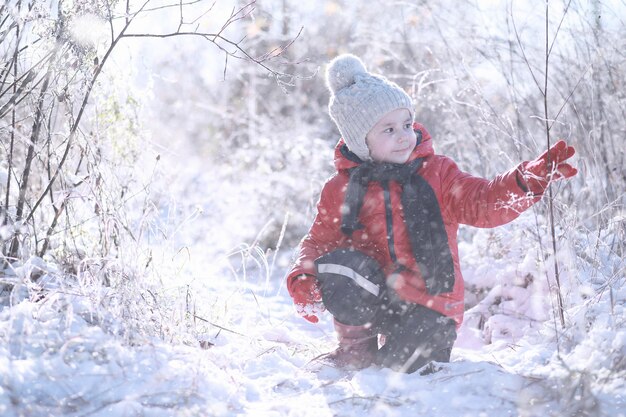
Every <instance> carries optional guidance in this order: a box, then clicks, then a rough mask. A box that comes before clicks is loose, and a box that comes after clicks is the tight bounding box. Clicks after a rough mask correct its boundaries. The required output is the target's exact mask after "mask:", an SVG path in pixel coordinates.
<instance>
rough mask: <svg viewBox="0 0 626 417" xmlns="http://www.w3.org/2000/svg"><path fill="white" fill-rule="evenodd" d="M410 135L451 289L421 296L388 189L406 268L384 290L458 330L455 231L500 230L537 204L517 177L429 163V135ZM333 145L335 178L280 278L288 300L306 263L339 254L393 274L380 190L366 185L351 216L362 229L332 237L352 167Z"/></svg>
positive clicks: (394, 192) (440, 160) (395, 197)
mask: <svg viewBox="0 0 626 417" xmlns="http://www.w3.org/2000/svg"><path fill="white" fill-rule="evenodd" d="M414 128H415V129H416V130H420V131H421V132H422V142H421V143H420V144H419V145H417V146H416V147H415V149H414V150H413V153H412V154H411V156H410V157H409V161H412V160H414V159H415V158H424V162H423V164H422V166H421V168H419V169H418V171H417V172H418V174H419V175H420V176H422V177H423V178H424V179H425V180H426V181H427V182H428V183H429V185H430V186H431V187H432V189H433V190H434V192H435V195H436V197H437V201H438V203H439V207H440V208H441V215H442V218H443V222H444V225H445V229H446V233H447V236H448V243H449V245H450V252H451V253H452V259H453V262H454V272H455V284H454V288H453V291H452V292H450V293H445V294H440V295H434V296H433V295H429V294H428V293H427V292H426V289H425V283H424V280H423V279H422V277H421V275H420V272H419V267H418V266H417V263H416V262H415V259H414V256H413V252H412V248H411V243H410V240H409V236H408V235H407V228H406V226H405V222H404V213H403V208H402V204H401V202H400V198H401V193H402V189H401V187H400V186H399V185H398V184H397V183H395V182H392V183H391V184H390V194H391V206H392V225H393V236H394V237H395V239H394V244H395V251H396V257H397V260H398V262H399V263H401V264H402V265H404V266H405V267H406V270H405V271H403V272H402V273H401V276H400V277H399V278H398V277H397V275H396V278H397V279H394V282H389V281H388V285H389V286H390V287H392V288H393V289H395V291H396V292H397V294H398V295H399V297H400V298H402V299H403V300H405V301H409V302H413V303H417V304H421V305H423V306H426V307H429V308H431V309H433V310H436V311H438V312H440V313H442V314H444V315H446V316H448V317H451V318H453V319H454V320H456V322H457V325H458V326H460V325H461V323H462V321H463V311H464V283H463V277H462V275H461V268H460V266H459V252H458V246H457V230H458V227H459V224H467V225H471V226H476V227H495V226H500V225H502V224H505V223H508V222H510V221H512V220H514V219H515V218H517V217H518V216H519V214H520V213H521V212H522V211H524V210H526V209H527V208H529V207H530V206H532V205H533V204H534V203H535V202H536V201H538V200H539V199H540V198H541V197H540V196H536V197H527V196H526V195H525V193H524V191H523V190H522V189H521V188H520V186H519V185H518V182H517V176H516V175H517V174H516V172H517V169H518V167H515V168H513V169H511V170H510V171H508V172H506V173H504V174H501V175H498V176H497V177H496V178H494V179H493V180H491V181H488V180H486V179H483V178H478V177H473V176H471V175H470V174H467V173H465V172H462V171H461V170H460V169H459V168H458V167H457V165H456V163H454V161H452V160H451V159H450V158H447V157H445V156H442V155H435V153H434V151H433V145H432V140H431V137H430V134H429V133H428V132H427V131H426V129H425V128H424V127H423V126H422V125H421V124H418V123H416V124H415V126H414ZM343 144H344V142H343V140H340V141H339V143H338V144H337V147H336V148H335V167H336V168H337V172H336V173H335V174H334V175H333V176H332V177H331V178H330V179H329V180H328V181H327V182H326V184H325V185H324V187H323V189H322V192H321V196H320V199H319V202H318V204H317V215H316V217H315V221H314V222H313V225H312V226H311V229H310V230H309V233H308V234H307V235H306V236H305V237H304V239H303V240H302V244H301V246H300V252H299V256H298V258H297V260H296V262H295V264H294V266H293V268H292V270H291V272H290V273H289V275H288V276H287V289H288V291H289V294H291V295H292V283H293V282H294V280H295V279H296V278H297V277H298V276H300V275H302V274H309V275H315V265H314V263H313V261H314V260H315V259H317V258H318V257H320V256H321V255H323V254H325V253H328V252H330V251H332V250H334V249H337V248H341V247H354V248H355V249H357V250H360V251H362V252H363V253H365V254H366V255H369V256H371V257H373V258H374V259H376V260H377V261H378V262H379V263H380V264H381V266H382V267H383V270H385V272H387V273H388V274H389V275H390V273H391V272H393V271H394V270H396V268H397V265H394V263H393V261H392V258H391V255H390V251H389V247H388V244H387V230H386V228H387V221H386V217H385V203H384V196H383V189H382V187H381V186H380V184H379V183H377V182H373V183H370V184H369V186H368V188H367V192H366V195H365V198H364V203H363V207H362V208H361V212H360V213H359V222H360V223H361V224H363V225H364V228H363V229H360V230H356V231H354V233H353V234H352V237H351V238H349V237H348V236H346V235H345V234H344V233H342V231H341V230H340V226H341V206H342V204H343V202H344V195H345V192H346V188H347V184H348V180H349V173H348V169H350V168H352V167H355V166H356V165H357V163H355V162H352V161H350V160H348V159H347V158H346V157H344V156H343V154H342V153H341V150H340V149H341V146H342V145H343Z"/></svg>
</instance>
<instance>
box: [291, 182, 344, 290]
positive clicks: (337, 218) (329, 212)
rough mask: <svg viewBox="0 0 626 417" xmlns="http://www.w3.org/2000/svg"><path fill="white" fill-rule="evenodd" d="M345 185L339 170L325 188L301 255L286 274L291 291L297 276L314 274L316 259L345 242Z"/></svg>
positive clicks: (300, 252) (303, 241) (303, 243)
mask: <svg viewBox="0 0 626 417" xmlns="http://www.w3.org/2000/svg"><path fill="white" fill-rule="evenodd" d="M345 187H346V181H342V177H341V174H336V175H335V176H333V177H332V178H331V179H330V180H328V182H326V184H325V185H324V187H323V188H322V192H321V194H320V199H319V201H318V203H317V214H316V216H315V220H314V221H313V224H312V225H311V228H310V229H309V232H308V233H307V235H306V236H305V237H304V238H303V239H302V242H301V243H300V249H299V252H298V257H297V259H296V261H295V263H294V265H293V267H292V268H291V271H290V272H289V274H288V275H287V290H288V291H289V294H290V295H292V284H293V282H294V281H295V280H296V278H297V277H298V276H300V275H313V276H314V275H315V264H314V261H315V260H316V259H317V258H319V257H320V256H322V255H323V254H325V253H328V252H330V251H332V250H334V249H336V248H338V247H341V246H343V245H345V242H346V241H347V240H348V238H347V237H346V236H345V235H344V233H343V232H342V231H341V206H342V205H343V201H344V195H345Z"/></svg>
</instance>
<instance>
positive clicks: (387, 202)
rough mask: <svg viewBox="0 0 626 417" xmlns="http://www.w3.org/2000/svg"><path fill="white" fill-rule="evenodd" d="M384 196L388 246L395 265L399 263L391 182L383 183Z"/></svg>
mask: <svg viewBox="0 0 626 417" xmlns="http://www.w3.org/2000/svg"><path fill="white" fill-rule="evenodd" d="M381 185H382V186H383V195H384V197H385V220H386V223H387V246H389V256H391V260H392V261H393V263H394V264H395V263H396V262H397V261H398V258H397V257H396V248H395V245H394V243H393V213H392V211H391V194H390V192H389V181H382V183H381Z"/></svg>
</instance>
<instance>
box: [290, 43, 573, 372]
mask: <svg viewBox="0 0 626 417" xmlns="http://www.w3.org/2000/svg"><path fill="white" fill-rule="evenodd" d="M326 79H327V85H328V88H329V89H330V92H331V97H330V102H329V112H330V116H331V118H332V119H333V120H334V122H335V123H336V125H337V127H338V129H339V131H340V133H341V135H342V139H340V140H339V143H338V144H337V146H336V148H335V167H336V168H337V172H336V173H335V174H334V175H333V176H332V177H331V178H330V179H329V180H328V181H327V182H326V184H325V185H324V187H323V189H322V192H321V196H320V199H319V202H318V205H317V215H316V217H315V221H314V222H313V225H312V226H311V228H310V230H309V233H308V234H307V236H306V237H305V238H304V239H303V240H302V243H301V247H300V252H299V256H298V258H297V260H296V262H295V264H294V266H293V268H292V270H291V272H290V273H289V275H288V277H287V288H288V291H289V294H290V295H291V297H292V298H293V300H294V303H295V305H296V308H297V311H298V313H299V314H301V315H302V316H303V317H304V318H305V319H307V320H309V321H311V322H313V323H316V322H317V321H318V317H317V315H318V314H319V313H321V312H323V311H324V310H328V311H329V312H330V313H331V314H332V315H333V317H334V325H335V330H336V332H337V335H338V339H339V347H338V348H337V350H335V351H334V352H332V353H331V354H329V358H330V359H331V360H332V361H334V362H335V363H336V365H338V366H343V367H351V368H356V369H359V368H363V367H367V366H369V365H372V364H377V365H379V366H384V367H389V368H392V369H395V370H398V371H402V372H414V371H416V370H417V369H419V368H421V367H422V366H424V365H425V364H427V363H429V362H430V361H438V362H447V361H449V358H450V352H451V349H452V345H453V344H454V341H455V339H456V330H457V329H458V327H459V326H460V325H461V322H462V320H463V309H464V301H463V298H464V288H463V277H462V275H461V270H460V266H459V256H458V248H457V230H458V226H459V224H467V225H472V226H476V227H495V226H499V225H502V224H505V223H508V222H510V221H512V220H513V219H515V218H516V217H517V216H519V214H520V213H521V212H522V211H524V210H526V209H528V208H529V207H530V206H532V205H533V204H534V203H535V202H537V201H538V200H539V199H540V198H541V196H542V194H543V192H544V190H545V189H546V187H547V186H548V183H549V182H550V181H554V180H556V179H559V178H568V177H571V176H573V175H575V174H576V172H577V171H576V169H575V168H573V167H572V166H571V165H569V164H567V163H565V162H564V161H565V160H567V159H568V158H570V157H571V156H572V155H574V148H573V147H571V146H567V145H566V143H565V142H564V141H559V142H558V143H557V144H555V145H554V146H553V147H552V148H551V149H550V150H549V151H547V152H545V153H544V154H543V155H541V156H540V157H538V158H537V159H535V160H533V161H525V162H522V163H521V164H519V165H518V166H516V167H514V168H513V169H511V170H510V171H508V172H505V173H504V174H501V175H498V176H497V177H496V178H494V179H493V180H491V181H488V180H485V179H483V178H477V177H473V176H471V175H469V174H467V173H465V172H462V171H460V170H459V168H458V167H457V165H456V164H455V163H454V161H452V160H451V159H449V158H447V157H445V156H442V155H437V154H435V153H434V151H433V143H432V139H431V137H430V135H429V134H428V132H427V131H426V129H425V128H424V126H422V125H421V124H419V123H415V122H414V110H413V104H412V101H411V98H410V97H409V96H408V95H407V94H406V93H405V92H404V91H403V90H402V89H401V88H400V87H399V86H398V85H396V84H394V83H392V82H390V81H388V80H387V79H385V78H384V77H382V76H379V75H373V74H370V73H368V72H367V70H366V69H365V66H364V65H363V63H362V62H361V60H359V59H358V58H357V57H355V56H353V55H341V56H339V57H337V58H335V59H334V60H333V61H331V62H330V64H329V65H328V67H327V71H326ZM379 335H384V338H382V337H381V338H380V340H381V342H382V341H383V340H384V344H382V346H380V347H379V337H378V336H379Z"/></svg>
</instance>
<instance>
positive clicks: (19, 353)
mask: <svg viewBox="0 0 626 417" xmlns="http://www.w3.org/2000/svg"><path fill="white" fill-rule="evenodd" d="M521 223H522V224H523V223H524V220H523V219H522V220H521ZM509 229H510V232H509V230H507V229H506V228H505V229H504V230H503V231H502V232H501V233H499V234H498V235H497V237H498V239H499V241H500V243H499V244H503V242H506V239H507V238H508V237H507V236H508V234H509V233H512V234H513V236H515V235H516V234H517V233H520V231H519V225H518V227H512V228H509ZM481 232H482V233H478V234H477V235H476V238H475V239H474V243H475V244H474V245H473V246H471V245H470V246H465V247H464V249H463V250H462V251H463V252H464V255H465V256H466V258H467V259H478V257H477V256H476V253H468V251H479V250H483V249H486V248H485V247H484V246H481V244H480V243H478V242H480V241H481V240H483V241H487V240H488V238H489V235H491V236H492V238H493V233H494V232H493V231H481ZM518 255H519V256H520V257H521V259H520V260H521V262H519V260H518V262H511V260H513V259H515V258H509V264H514V263H515V265H516V266H515V268H513V267H511V268H510V271H509V272H511V271H512V272H511V273H512V275H511V276H509V277H508V278H509V279H505V280H503V281H502V283H501V284H499V285H496V286H494V287H493V289H491V290H490V291H489V292H488V293H487V294H486V296H485V297H484V298H483V299H482V300H481V301H480V302H478V303H477V304H476V305H475V306H474V307H472V308H470V309H469V310H468V311H467V312H466V320H465V323H464V325H463V326H462V327H461V329H460V332H459V338H458V340H457V343H456V344H455V347H454V349H453V353H452V358H451V362H450V363H449V364H440V365H439V368H440V369H439V370H438V371H437V372H434V373H432V374H429V375H420V374H419V373H414V374H411V375H406V374H400V373H396V372H394V371H391V370H388V369H379V368H376V367H370V368H367V369H364V370H361V371H357V372H346V371H342V370H338V369H334V368H331V367H328V366H324V365H322V364H321V363H320V362H319V361H316V360H315V358H316V357H318V356H319V355H321V354H323V353H326V352H329V351H331V350H332V349H333V348H334V346H335V339H334V334H333V329H332V324H331V320H330V317H329V316H328V314H327V313H323V314H321V315H320V317H321V321H320V323H318V324H311V323H309V322H307V321H305V320H303V319H302V318H300V317H299V316H298V315H297V314H296V313H295V311H294V309H293V306H292V303H291V300H290V298H289V296H288V294H287V293H286V290H285V288H284V285H283V283H282V274H284V272H285V271H284V267H285V266H284V265H288V263H287V261H288V256H289V254H287V253H280V254H278V257H277V260H276V266H277V267H276V269H275V270H274V271H273V272H272V274H271V276H270V277H269V279H268V277H267V274H268V271H267V270H264V269H263V268H258V267H254V266H251V265H249V266H248V268H247V272H246V275H245V278H244V277H242V276H240V279H231V278H230V277H229V275H228V274H226V273H222V274H221V275H220V274H217V275H214V276H205V275H204V274H205V273H206V272H205V271H206V270H205V269H204V268H203V267H202V266H201V265H200V264H195V265H194V266H193V267H191V269H187V270H186V271H185V276H187V277H188V279H187V282H186V283H183V284H181V283H180V282H179V284H178V285H182V286H184V287H186V288H187V289H188V291H190V293H191V294H192V297H193V303H195V306H194V309H193V311H194V314H196V316H197V317H201V318H203V319H204V320H207V321H209V322H211V324H209V323H207V322H206V321H202V320H195V326H196V327H195V328H194V329H186V330H184V329H179V330H171V329H170V333H169V335H170V337H169V339H170V340H168V338H158V337H149V336H147V335H146V333H142V332H138V331H135V332H134V333H133V331H128V330H127V331H124V325H123V323H121V322H120V318H119V317H112V316H111V315H108V314H107V310H106V309H104V308H103V306H105V305H108V304H107V300H109V301H110V300H111V299H109V297H113V299H114V298H115V296H111V295H110V294H94V293H89V292H84V291H83V292H82V293H81V289H80V288H79V286H75V287H72V286H71V285H67V284H66V285H65V286H64V287H52V288H51V289H49V290H48V292H47V293H45V295H43V299H35V298H34V297H35V294H42V293H41V292H39V293H37V292H36V291H35V289H34V288H30V287H29V288H28V291H26V292H22V293H21V294H22V295H21V297H22V298H19V296H18V295H16V294H13V302H14V304H13V305H12V306H11V307H8V306H5V307H4V308H3V310H2V311H1V312H0V337H1V338H2V340H3V343H2V344H1V345H0V381H2V384H0V386H1V387H2V388H1V390H0V413H1V414H2V415H3V416H7V417H10V416H20V415H65V416H87V415H89V416H132V415H146V416H171V415H176V416H195V415H212V416H213V415H215V416H232V415H255V416H285V415H286V416H343V415H345V416H347V415H358V414H367V415H373V416H408V415H437V416H443V417H447V416H454V417H458V416H539V415H541V416H544V415H546V416H560V415H572V416H578V415H581V416H582V415H594V416H596V415H597V416H604V415H606V416H609V415H611V416H624V415H626V414H625V413H626V412H625V411H624V410H625V407H624V401H625V394H626V382H625V378H624V376H625V371H626V363H625V362H624V357H625V356H626V331H625V330H624V328H623V317H624V295H625V294H624V291H623V290H620V291H616V294H614V300H617V301H616V302H614V304H613V306H612V307H611V304H610V300H609V297H608V296H607V295H605V296H603V297H600V298H596V299H591V300H592V301H590V302H588V303H589V304H590V308H589V309H587V310H586V311H585V312H583V311H582V310H581V309H580V306H578V307H576V306H574V305H573V306H572V307H571V308H570V310H568V312H567V314H566V315H567V317H568V318H569V319H570V320H572V323H571V324H570V326H569V327H568V328H567V329H565V330H562V329H560V328H559V326H560V325H559V324H558V323H556V322H555V321H554V318H553V317H552V316H553V313H552V308H551V306H550V303H549V300H548V298H549V297H547V296H546V295H545V289H546V284H545V283H543V282H544V281H545V280H541V279H539V278H538V277H536V279H534V280H531V281H529V280H528V279H527V280H515V279H512V278H514V277H515V276H527V275H530V274H536V273H537V266H536V265H534V264H533V263H531V262H529V261H528V260H527V259H526V255H524V254H518ZM509 256H510V255H509ZM484 261H485V258H484V257H483V258H482V260H481V261H480V262H479V261H476V262H477V264H478V263H482V262H484ZM489 261H495V260H494V259H489ZM255 264H256V263H255ZM269 264H270V263H269V262H268V263H266V266H269ZM240 266H241V265H240ZM467 266H468V282H469V283H472V284H473V285H475V286H480V285H482V284H484V282H482V283H481V281H480V279H477V278H476V276H473V275H472V274H473V273H474V272H472V271H475V270H474V269H473V268H472V262H471V261H470V262H468V265H467ZM32 268H41V269H46V268H44V265H42V261H41V259H32V260H31V261H29V262H26V263H25V264H24V265H21V266H19V267H18V268H17V270H16V271H15V272H16V274H15V275H16V278H17V277H19V276H20V275H21V274H22V272H20V271H23V270H25V269H32ZM234 271H235V272H237V267H235V268H234ZM239 271H241V270H239ZM5 272H6V271H5ZM229 272H230V274H232V272H233V271H229ZM505 272H506V268H505V270H504V271H502V270H501V271H499V274H501V275H503V274H504V275H505ZM56 273H57V272H56V271H55V270H54V268H47V274H46V275H43V277H46V279H47V280H50V276H51V275H54V274H56ZM211 273H212V274H213V273H215V272H211ZM178 278H179V277H178ZM178 278H177V277H174V276H172V277H171V281H172V282H169V281H168V280H167V279H166V280H165V281H164V282H162V284H163V285H164V286H165V287H169V288H172V287H171V286H170V285H174V282H175V281H176V279H178ZM225 278H226V279H225ZM472 279H474V281H472ZM148 285H149V284H148ZM37 288H39V289H40V287H37ZM542 294H543V295H542ZM534 298H536V299H537V300H535V301H533V299H534ZM96 300H99V302H95V301H96ZM172 300H173V301H174V302H175V298H172ZM538 300H539V301H538ZM185 308H186V307H185ZM180 309H182V306H176V305H175V304H174V307H173V309H172V310H171V311H169V313H168V311H167V310H166V308H165V306H164V307H163V309H162V310H161V311H154V312H153V313H154V315H155V316H158V315H164V314H171V316H170V317H168V318H167V319H166V320H164V321H162V322H161V323H160V324H161V325H169V326H172V327H175V326H176V323H175V320H174V317H175V316H176V315H178V314H181V311H180ZM576 314H586V316H587V317H586V318H585V320H583V322H584V323H586V327H584V328H583V329H580V328H579V327H578V324H577V323H576V322H575V320H574V319H575V317H573V316H574V315H576ZM479 317H482V319H481V320H479V319H478V318H479ZM151 320H154V318H153V319H151ZM479 322H482V324H481V323H479ZM555 332H556V333H555ZM191 335H193V337H190V336H191ZM557 335H558V346H559V347H558V349H557ZM200 341H203V342H204V348H203V347H202V346H201V343H200ZM576 413H578V414H576ZM585 413H586V414H585Z"/></svg>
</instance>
